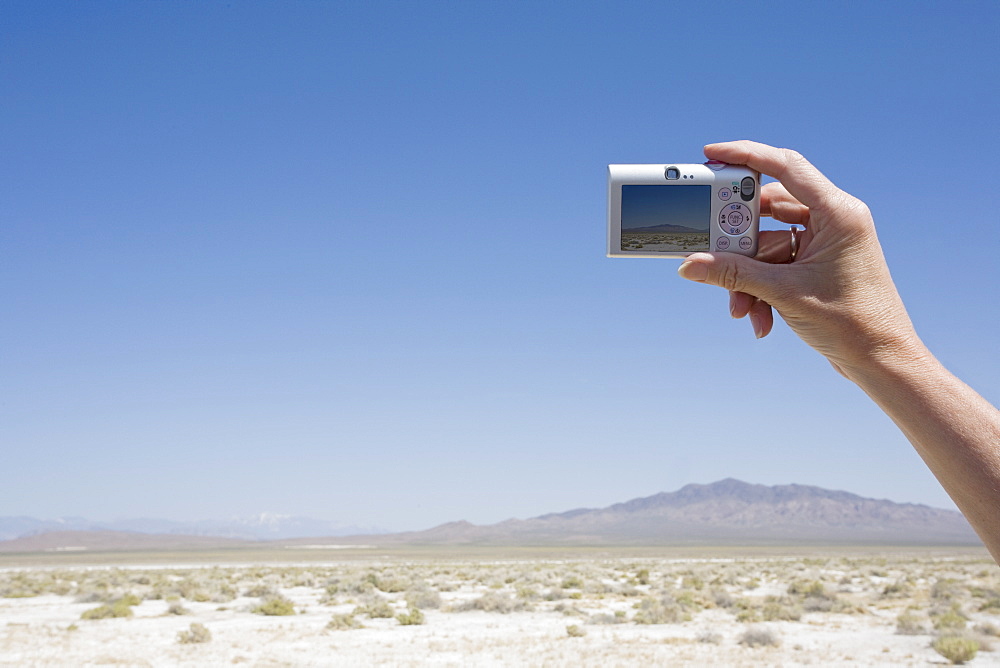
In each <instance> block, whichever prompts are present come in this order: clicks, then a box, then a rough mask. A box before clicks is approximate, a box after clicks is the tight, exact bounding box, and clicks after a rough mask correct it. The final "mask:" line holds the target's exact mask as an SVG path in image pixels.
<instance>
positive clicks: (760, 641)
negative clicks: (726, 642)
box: [739, 627, 781, 647]
mask: <svg viewBox="0 0 1000 668" xmlns="http://www.w3.org/2000/svg"><path fill="white" fill-rule="evenodd" d="M739 644H741V645H746V646H747V647H777V646H778V645H780V644H781V641H779V640H778V636H776V635H775V634H774V632H773V631H770V630H769V629H761V628H756V627H755V628H749V629H747V630H746V631H744V632H743V635H741V636H740V639H739Z"/></svg>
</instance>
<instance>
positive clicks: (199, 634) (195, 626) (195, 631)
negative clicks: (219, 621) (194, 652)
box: [177, 622, 212, 645]
mask: <svg viewBox="0 0 1000 668" xmlns="http://www.w3.org/2000/svg"><path fill="white" fill-rule="evenodd" d="M211 639H212V632H211V631H209V630H208V629H207V628H205V625H204V624H199V623H198V622H191V627H190V628H189V629H188V630H187V631H181V632H180V633H178V634H177V642H179V643H180V644H182V645H189V644H192V643H202V642H208V641H209V640H211Z"/></svg>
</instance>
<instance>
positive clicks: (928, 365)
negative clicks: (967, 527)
mask: <svg viewBox="0 0 1000 668" xmlns="http://www.w3.org/2000/svg"><path fill="white" fill-rule="evenodd" d="M844 372H845V375H846V376H847V377H848V378H850V379H851V380H853V381H854V382H855V383H857V384H858V385H859V386H860V387H861V389H863V390H864V391H865V392H866V393H867V394H868V395H869V396H870V397H871V398H872V399H873V400H874V401H875V402H876V403H877V404H878V405H879V406H880V407H881V408H882V410H884V411H885V412H886V414H888V415H889V417H890V418H892V420H893V421H894V422H895V423H896V424H897V425H898V426H899V428H900V429H901V430H902V432H903V433H904V434H905V435H906V437H907V438H908V439H909V441H910V443H912V444H913V447H914V448H916V450H917V452H918V453H919V454H920V456H921V457H922V458H923V460H924V462H926V464H927V466H928V467H929V468H930V469H931V471H932V472H933V473H934V475H935V476H936V477H937V479H938V481H939V482H940V483H941V485H942V486H943V487H944V488H945V491H947V492H948V494H949V495H950V496H951V498H952V499H953V500H954V501H955V504H956V505H958V507H959V508H960V509H961V510H962V512H963V514H964V515H965V516H966V518H967V519H968V520H969V522H970V523H971V524H972V526H973V528H974V529H975V530H976V532H977V533H978V534H979V536H980V538H982V540H983V542H984V543H985V544H986V547H987V548H988V549H989V550H990V553H991V554H992V555H993V558H994V559H996V560H997V561H998V563H1000V411H998V410H997V409H996V408H994V407H993V406H991V405H990V404H989V402H987V401H986V400H985V399H983V398H982V397H981V396H979V394H977V393H976V392H975V391H974V390H973V389H972V388H970V387H969V386H968V385H966V384H965V383H963V382H962V381H961V380H959V379H958V378H956V377H955V376H954V375H952V374H951V373H950V372H949V371H948V370H947V369H945V368H944V367H943V366H942V365H941V363H940V362H938V361H937V359H935V358H934V356H933V355H931V354H930V353H929V352H928V351H927V350H926V348H924V346H923V344H921V343H920V342H919V341H918V340H917V341H914V342H912V343H911V344H910V345H909V347H908V349H907V350H906V351H905V352H904V353H903V354H901V355H900V356H897V357H896V359H895V360H893V361H885V362H880V363H874V364H870V365H868V366H858V367H855V368H853V369H845V370H844Z"/></svg>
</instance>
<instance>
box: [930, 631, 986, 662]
mask: <svg viewBox="0 0 1000 668" xmlns="http://www.w3.org/2000/svg"><path fill="white" fill-rule="evenodd" d="M931 647H933V648H934V651H935V652H937V653H938V654H940V655H941V656H943V657H944V658H946V659H948V660H949V661H951V662H952V663H953V664H962V663H965V662H966V661H972V660H973V659H974V658H976V653H977V652H978V651H979V643H978V642H977V641H975V640H973V639H972V638H964V637H962V636H941V637H940V638H937V639H936V640H935V641H934V642H933V643H931Z"/></svg>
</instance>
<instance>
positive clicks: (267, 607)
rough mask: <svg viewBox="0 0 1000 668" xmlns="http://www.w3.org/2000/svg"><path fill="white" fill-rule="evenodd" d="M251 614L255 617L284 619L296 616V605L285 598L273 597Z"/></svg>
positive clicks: (256, 607)
mask: <svg viewBox="0 0 1000 668" xmlns="http://www.w3.org/2000/svg"><path fill="white" fill-rule="evenodd" d="M250 612H252V613H254V614H255V615H268V616H270V617H282V616H286V615H294V614H295V605H294V604H293V603H292V602H291V601H289V600H288V599H287V598H285V597H283V596H272V597H270V598H266V599H264V600H262V601H261V602H260V605H257V606H255V607H254V608H253V609H252V610H251V611H250Z"/></svg>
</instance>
